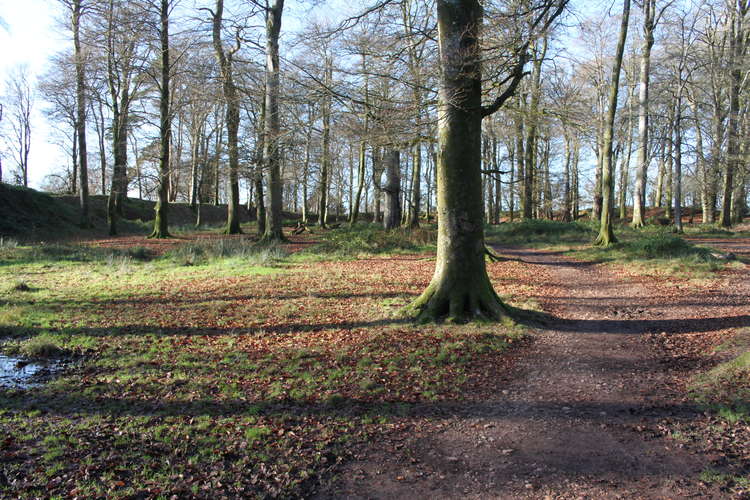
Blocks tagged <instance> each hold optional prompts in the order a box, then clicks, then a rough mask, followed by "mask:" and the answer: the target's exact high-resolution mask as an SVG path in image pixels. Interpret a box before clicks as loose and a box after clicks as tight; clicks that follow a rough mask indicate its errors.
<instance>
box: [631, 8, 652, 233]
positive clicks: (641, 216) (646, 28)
mask: <svg viewBox="0 0 750 500" xmlns="http://www.w3.org/2000/svg"><path fill="white" fill-rule="evenodd" d="M642 6H643V48H642V53H641V72H640V87H639V90H638V137H639V139H640V141H639V144H638V164H637V165H636V170H635V175H636V177H635V189H634V191H633V221H632V223H631V224H632V226H633V227H643V226H644V224H645V222H646V221H645V210H646V178H647V173H648V163H649V142H648V140H649V139H648V135H649V130H648V122H649V82H650V78H651V49H652V47H653V46H654V29H655V28H656V22H655V20H656V0H643V4H642Z"/></svg>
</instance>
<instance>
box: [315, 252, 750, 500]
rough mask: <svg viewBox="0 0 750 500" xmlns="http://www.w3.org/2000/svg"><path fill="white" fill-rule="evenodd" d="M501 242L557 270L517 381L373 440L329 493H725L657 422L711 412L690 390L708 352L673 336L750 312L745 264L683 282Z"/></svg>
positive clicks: (720, 325) (742, 321)
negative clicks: (698, 281) (700, 282)
mask: <svg viewBox="0 0 750 500" xmlns="http://www.w3.org/2000/svg"><path fill="white" fill-rule="evenodd" d="M749 247H750V245H749ZM737 250H741V249H735V251H737ZM502 254H503V255H506V256H509V257H512V258H517V259H521V260H523V261H525V262H528V263H531V264H533V265H538V266H541V267H543V268H545V269H548V270H550V275H551V283H549V288H548V290H547V292H546V293H545V294H544V296H539V297H536V300H538V301H539V302H540V303H541V305H542V308H543V311H544V313H543V314H542V315H541V322H542V324H543V325H544V326H543V327H537V328H535V329H534V330H533V331H532V337H533V342H531V343H530V345H529V346H528V347H526V348H524V350H523V351H522V352H521V354H520V356H519V358H518V361H517V362H516V364H515V366H514V368H513V369H512V373H509V375H508V377H507V378H508V380H507V381H499V382H498V387H497V391H496V392H495V393H494V394H492V395H491V397H489V398H486V399H484V400H481V401H475V402H471V403H465V404H455V405H452V406H450V408H443V409H442V412H438V413H439V414H436V415H433V416H421V417H419V418H418V419H417V421H416V423H414V424H413V427H411V428H410V431H409V432H408V433H406V436H402V437H397V438H394V439H393V440H389V441H386V442H382V443H377V444H374V445H373V446H372V447H371V449H370V450H368V451H366V452H364V453H363V454H362V455H361V456H359V457H357V460H355V461H353V462H351V463H349V464H348V465H347V466H346V468H345V470H344V471H342V473H341V475H340V480H339V481H338V482H337V483H336V485H335V488H334V489H333V490H331V491H329V492H327V493H326V494H325V495H323V497H326V498H330V497H333V498H343V497H347V498H426V497H428V496H429V497H433V498H690V497H696V498H697V497H700V498H726V495H725V494H722V492H720V491H718V490H715V489H711V488H710V487H708V486H706V485H704V484H703V483H702V482H700V481H699V475H700V473H701V471H703V470H705V469H706V467H707V466H708V465H709V464H708V462H707V460H706V458H705V457H704V456H702V455H701V454H700V453H699V452H696V451H694V450H693V451H689V450H688V449H686V448H685V447H684V446H683V445H682V444H681V443H680V442H678V441H675V440H672V439H669V438H666V437H664V436H663V433H660V432H655V431H654V430H655V429H657V428H659V426H660V424H662V423H663V422H667V421H670V422H674V421H690V420H692V419H696V418H700V417H701V415H702V412H701V410H700V409H699V408H697V407H696V406H695V405H693V404H692V403H691V402H690V401H689V400H687V399H686V397H685V396H684V394H685V393H684V390H683V389H684V381H685V379H686V375H689V374H690V373H692V371H693V370H696V369H699V368H700V367H701V364H702V363H704V361H703V359H704V356H702V355H699V354H698V353H696V355H695V356H690V355H685V354H684V352H681V354H680V355H679V356H674V357H669V355H667V354H665V353H666V351H665V345H666V346H668V345H670V343H672V342H683V343H687V344H691V343H692V341H693V340H696V341H697V340H698V339H703V337H704V336H705V334H706V333H711V332H713V333H716V334H717V335H718V334H720V333H721V332H727V331H730V330H732V329H735V328H740V327H743V326H748V325H750V307H748V301H749V300H750V299H748V297H749V296H750V290H749V289H748V285H747V282H748V279H747V278H748V273H747V271H746V270H745V269H735V270H732V271H730V272H727V273H725V274H724V275H722V277H721V278H720V279H719V281H716V282H714V283H712V284H708V285H706V286H705V287H703V288H700V287H698V288H689V287H685V288H684V289H683V290H677V292H675V290H674V287H675V286H677V287H678V288H679V286H680V285H679V284H677V285H675V284H674V283H661V282H658V281H656V280H654V279H653V278H651V279H633V278H627V277H624V276H618V275H617V273H616V271H615V270H613V268H611V267H608V266H596V265H588V264H584V263H576V262H572V261H570V260H568V259H566V258H565V257H563V256H561V255H559V254H556V253H553V252H543V251H531V250H502ZM697 344H701V343H700V342H697ZM701 348H703V346H702V344H701V345H699V346H698V347H696V351H698V350H700V349H701Z"/></svg>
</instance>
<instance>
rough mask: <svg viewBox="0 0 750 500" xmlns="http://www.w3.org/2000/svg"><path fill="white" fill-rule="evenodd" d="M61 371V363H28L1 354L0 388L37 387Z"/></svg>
mask: <svg viewBox="0 0 750 500" xmlns="http://www.w3.org/2000/svg"><path fill="white" fill-rule="evenodd" d="M59 369H60V361H43V362H40V361H28V360H24V359H20V358H12V357H9V356H4V355H2V354H0V387H10V388H13V389H28V388H30V387H36V386H39V385H41V384H42V383H44V382H45V381H47V380H48V379H49V377H50V376H52V375H53V374H54V373H55V372H57V371H58V370H59Z"/></svg>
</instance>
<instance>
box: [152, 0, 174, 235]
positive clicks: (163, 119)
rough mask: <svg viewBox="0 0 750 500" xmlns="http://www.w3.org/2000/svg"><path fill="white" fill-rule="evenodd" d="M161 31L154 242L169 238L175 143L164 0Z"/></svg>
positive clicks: (167, 31) (167, 3)
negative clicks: (170, 196) (170, 159)
mask: <svg viewBox="0 0 750 500" xmlns="http://www.w3.org/2000/svg"><path fill="white" fill-rule="evenodd" d="M159 15H160V20H161V29H160V32H159V40H160V42H161V86H160V88H159V116H160V126H159V140H160V148H161V151H160V154H159V190H158V196H159V198H158V200H157V202H156V207H155V212H156V216H155V218H154V230H153V232H152V233H151V236H150V237H151V238H168V237H169V199H168V193H167V187H168V186H167V182H168V180H169V155H170V148H171V144H170V143H171V139H172V119H171V115H170V110H169V106H170V102H169V99H170V92H169V76H170V71H171V65H170V61H169V0H161V9H160V11H159Z"/></svg>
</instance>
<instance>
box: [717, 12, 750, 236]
mask: <svg viewBox="0 0 750 500" xmlns="http://www.w3.org/2000/svg"><path fill="white" fill-rule="evenodd" d="M732 5H733V11H732V30H731V33H730V37H729V40H730V43H729V47H730V48H729V50H730V62H729V64H730V68H731V69H730V82H729V126H728V130H727V134H728V138H727V156H728V158H727V161H726V166H725V168H724V182H723V184H722V190H721V191H722V204H721V215H720V216H719V225H720V226H721V227H731V226H732V196H733V194H734V189H733V187H734V175H735V172H736V171H737V168H738V166H739V164H740V161H741V160H740V119H741V118H740V91H741V86H742V80H743V71H742V70H743V68H742V64H743V62H744V57H743V56H744V54H745V28H744V18H745V14H746V12H747V9H748V6H747V5H746V2H739V5H738V2H732Z"/></svg>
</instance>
